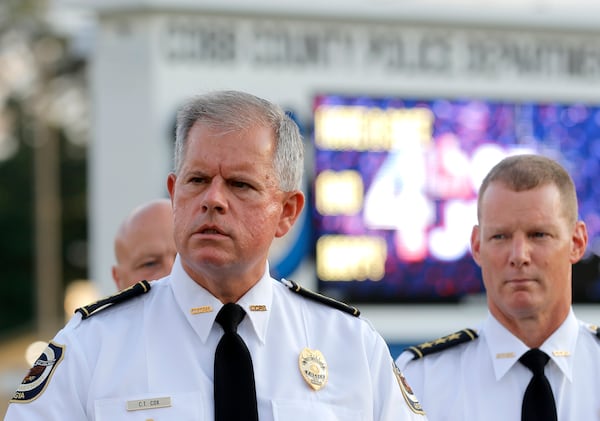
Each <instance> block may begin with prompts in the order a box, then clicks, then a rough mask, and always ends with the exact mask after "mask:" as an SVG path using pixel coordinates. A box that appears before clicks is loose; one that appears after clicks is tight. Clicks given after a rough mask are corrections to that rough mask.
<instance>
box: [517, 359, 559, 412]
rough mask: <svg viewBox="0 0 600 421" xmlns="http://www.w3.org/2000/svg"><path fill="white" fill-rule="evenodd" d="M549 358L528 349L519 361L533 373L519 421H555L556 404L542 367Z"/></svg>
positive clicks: (524, 397)
mask: <svg viewBox="0 0 600 421" xmlns="http://www.w3.org/2000/svg"><path fill="white" fill-rule="evenodd" d="M549 358H550V357H548V355H546V354H545V353H544V352H543V351H540V350H539V349H537V348H534V349H530V350H529V351H527V352H526V353H525V354H523V356H522V357H521V358H520V359H519V361H520V362H521V364H523V365H524V366H525V367H527V368H528V369H530V370H531V371H532V372H533V377H532V378H531V381H530V382H529V385H528V386H527V390H525V395H524V396H523V406H522V408H521V421H556V419H557V418H556V404H555V403H554V395H553V394H552V388H551V387H550V383H549V382H548V379H547V378H546V376H545V375H544V366H545V365H546V363H547V362H548V360H549Z"/></svg>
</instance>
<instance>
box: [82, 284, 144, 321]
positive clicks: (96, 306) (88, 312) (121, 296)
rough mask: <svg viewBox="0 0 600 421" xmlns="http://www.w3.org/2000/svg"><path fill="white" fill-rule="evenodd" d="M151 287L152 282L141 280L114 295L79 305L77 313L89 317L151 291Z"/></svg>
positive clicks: (84, 317)
mask: <svg viewBox="0 0 600 421" xmlns="http://www.w3.org/2000/svg"><path fill="white" fill-rule="evenodd" d="M150 288H151V287H150V282H148V281H140V282H138V283H137V284H135V285H132V286H130V287H129V288H127V289H124V290H123V291H119V292H117V293H116V294H114V295H111V296H109V297H106V298H102V299H101V300H98V301H96V302H95V303H92V304H88V305H86V306H83V307H79V308H78V309H77V310H75V313H80V314H81V318H82V319H87V318H88V317H90V316H93V315H94V314H96V313H98V312H100V311H102V310H104V309H106V308H108V307H112V306H113V305H116V304H119V303H122V302H123V301H127V300H129V299H131V298H133V297H137V296H138V295H141V294H145V293H147V292H148V291H150Z"/></svg>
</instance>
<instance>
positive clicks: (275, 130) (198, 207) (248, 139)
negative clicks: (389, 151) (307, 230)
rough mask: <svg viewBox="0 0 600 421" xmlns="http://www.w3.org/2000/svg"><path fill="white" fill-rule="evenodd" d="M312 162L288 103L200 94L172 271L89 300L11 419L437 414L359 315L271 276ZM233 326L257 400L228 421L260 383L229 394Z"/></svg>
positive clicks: (179, 173) (43, 360)
mask: <svg viewBox="0 0 600 421" xmlns="http://www.w3.org/2000/svg"><path fill="white" fill-rule="evenodd" d="M302 169H303V144H302V139H301V136H300V134H299V132H298V128H297V126H296V125H295V124H294V123H293V122H292V120H291V119H290V118H289V117H287V116H286V115H285V114H284V113H283V112H282V111H281V109H280V108H278V107H276V106H275V105H273V104H271V103H269V102H267V101H265V100H262V99H260V98H257V97H255V96H253V95H249V94H245V93H241V92H235V91H225V92H215V93H209V94H205V95H201V96H198V97H195V98H192V99H191V100H190V101H189V102H188V103H187V104H186V105H185V106H184V107H183V108H182V109H181V110H180V112H179V114H178V120H177V133H176V146H175V170H174V173H172V174H170V175H169V177H168V180H167V187H168V190H169V193H170V196H171V201H172V204H173V214H174V225H175V229H174V231H175V242H176V245H177V250H178V255H177V258H176V260H175V263H174V265H173V269H172V271H171V273H170V274H169V275H168V276H167V277H165V278H163V279H161V280H158V281H154V282H152V283H149V282H146V281H142V282H140V283H138V284H136V285H134V286H133V287H131V288H129V289H127V290H125V291H123V292H121V293H119V294H117V295H115V296H113V297H109V298H107V299H105V300H101V301H99V302H98V303H95V304H92V305H89V306H86V307H83V308H81V309H78V311H77V313H76V315H75V316H74V317H73V318H72V319H71V320H70V321H69V323H68V324H67V326H66V327H65V328H63V329H62V330H61V331H60V332H59V333H58V334H57V335H56V336H55V338H54V339H53V340H52V341H51V342H50V344H49V346H48V348H47V350H46V351H45V352H44V353H43V354H42V355H41V356H40V357H39V359H38V361H37V362H36V364H35V365H34V367H33V368H32V369H31V371H30V372H29V373H28V374H27V376H26V377H25V379H24V380H23V382H22V384H21V385H20V386H19V387H18V390H17V391H16V393H15V395H14V397H13V399H12V401H11V403H10V405H9V408H8V412H7V416H6V420H8V421H16V420H27V421H31V420H61V421H65V420H66V421H69V420H73V421H75V420H77V421H81V420H97V421H103V420H111V421H116V420H154V421H159V420H177V421H180V420H214V419H236V420H242V419H246V418H245V416H246V414H248V415H250V413H252V415H253V417H252V418H248V419H253V420H256V419H260V420H261V421H271V420H285V421H293V420H303V421H305V420H307V419H312V420H319V421H329V420H331V421H333V420H352V421H360V420H390V421H391V420H394V421H402V420H425V416H424V415H423V409H422V408H421V406H420V405H419V402H418V401H417V399H416V398H415V396H414V395H413V394H412V391H411V389H410V387H409V386H408V385H407V384H406V380H405V379H404V377H403V376H402V373H401V372H400V371H399V370H398V369H397V367H396V366H395V364H394V362H393V359H392V357H391V355H390V353H389V350H388V348H387V346H386V344H385V342H384V340H383V338H382V337H381V336H380V335H379V334H378V333H377V332H375V330H374V329H373V328H372V326H371V325H370V324H369V323H368V322H367V321H365V320H363V319H361V318H360V317H358V310H356V309H355V308H353V307H350V306H347V305H345V304H342V303H339V302H337V301H334V300H331V299H328V298H326V297H323V296H321V295H318V294H315V293H311V292H309V291H307V290H304V289H302V288H301V287H300V286H298V285H297V284H296V283H294V282H292V281H286V280H282V281H276V280H274V279H272V278H271V277H270V275H269V267H268V262H267V254H268V250H269V247H270V244H271V242H272V240H273V239H274V238H275V237H281V236H283V235H285V234H286V233H287V232H288V231H289V230H290V228H291V227H292V225H293V223H294V222H295V220H296V218H297V217H298V215H299V213H300V211H301V210H302V207H303V205H304V195H303V193H302V192H301V190H300V184H301V177H302ZM231 303H237V305H239V307H237V306H235V305H234V304H231ZM230 307H233V308H235V309H236V312H237V311H239V309H240V308H241V309H242V310H243V311H241V313H242V314H241V317H238V318H237V321H239V319H240V318H241V322H240V323H239V325H238V326H237V333H235V328H233V329H229V328H228V329H229V330H227V329H225V328H224V327H222V326H225V325H227V323H228V322H223V321H221V319H220V317H221V314H222V313H225V311H224V309H225V308H230ZM221 310H223V312H222V311H221ZM236 314H239V313H236ZM223 317H225V316H223ZM231 319H233V318H231ZM227 320H230V319H227ZM236 323H237V322H236ZM224 330H226V331H227V332H228V333H226V334H224ZM227 335H229V336H228V337H229V338H232V337H233V338H234V339H232V340H231V341H229V345H226V346H225V345H224V346H225V347H231V346H233V345H231V343H232V341H233V342H235V347H237V348H236V351H235V352H238V350H239V347H242V348H243V347H245V348H247V350H248V351H249V353H250V356H251V363H250V364H251V368H250V369H249V371H251V372H252V370H253V375H254V381H253V382H252V385H251V386H252V387H255V394H254V393H252V395H253V396H254V395H255V397H254V401H253V402H254V406H255V408H254V409H252V410H248V411H246V412H245V413H244V414H243V415H238V416H235V415H234V416H230V418H220V416H219V417H217V411H216V410H215V408H216V407H217V406H218V407H219V408H224V409H219V411H225V412H227V411H228V410H231V409H236V408H237V407H239V406H240V405H242V403H241V401H242V399H241V397H240V396H238V395H242V394H246V392H247V391H248V390H251V389H252V387H251V386H250V383H245V380H244V385H246V384H248V385H249V386H248V387H246V386H244V387H243V388H242V389H239V390H238V391H236V392H235V393H233V394H232V395H231V396H226V397H225V398H223V399H224V400H219V404H218V405H217V403H216V402H217V389H219V387H218V385H217V379H219V384H221V382H222V381H223V380H221V379H222V378H225V377H222V374H218V375H217V366H219V367H224V368H223V369H224V370H227V369H228V367H229V366H231V367H238V363H239V362H240V361H241V360H245V358H241V357H240V358H238V357H236V358H235V359H234V360H230V361H229V362H228V363H227V364H224V365H220V363H219V364H218V363H217V356H216V353H218V350H219V348H220V347H221V343H222V342H223V341H224V339H225V337H226V336H227ZM237 335H239V336H237ZM240 337H241V342H242V344H243V345H240V343H239V342H240V340H239V338H240ZM228 349H230V348H228ZM228 352H233V351H231V349H230V351H228ZM245 352H247V351H245ZM234 355H240V354H234ZM230 371H231V370H230ZM233 371H234V372H233V376H234V377H236V376H237V377H239V378H234V382H233V383H231V384H230V386H227V387H226V388H225V392H227V391H228V389H227V388H228V387H229V388H235V387H237V386H236V384H238V383H242V382H243V381H242V377H244V376H243V375H242V373H246V372H247V371H248V370H247V367H246V366H244V368H243V369H242V368H239V369H237V368H236V369H234V370H233ZM219 373H221V372H220V371H219ZM229 375H231V373H230V374H229ZM245 378H246V377H244V379H245ZM219 390H221V389H219ZM232 390H233V389H232ZM219 393H222V392H219ZM223 402H224V403H223ZM244 402H245V401H244Z"/></svg>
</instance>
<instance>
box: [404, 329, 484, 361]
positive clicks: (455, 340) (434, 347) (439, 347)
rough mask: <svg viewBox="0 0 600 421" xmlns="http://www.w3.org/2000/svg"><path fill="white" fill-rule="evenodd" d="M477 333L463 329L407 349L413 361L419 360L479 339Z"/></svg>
mask: <svg viewBox="0 0 600 421" xmlns="http://www.w3.org/2000/svg"><path fill="white" fill-rule="evenodd" d="M478 336H479V335H477V332H476V331H474V330H473V329H463V330H460V331H458V332H454V333H451V334H450V335H446V336H443V337H441V338H439V339H436V340H434V341H430V342H423V343H422V344H420V345H415V346H411V347H408V348H406V349H405V351H410V352H412V354H413V358H412V359H413V360H418V359H420V358H423V357H425V356H426V355H430V354H435V353H436V352H440V351H443V350H445V349H448V348H452V347H453V346H456V345H459V344H462V343H465V342H469V341H474V340H475V339H477V338H478Z"/></svg>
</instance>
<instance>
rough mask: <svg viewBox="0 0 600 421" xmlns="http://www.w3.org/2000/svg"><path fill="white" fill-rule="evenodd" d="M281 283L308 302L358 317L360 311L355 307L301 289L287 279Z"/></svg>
mask: <svg viewBox="0 0 600 421" xmlns="http://www.w3.org/2000/svg"><path fill="white" fill-rule="evenodd" d="M281 282H282V283H283V284H284V285H285V286H287V287H288V288H289V289H290V290H291V291H294V292H296V293H298V294H300V295H301V296H303V297H306V298H308V299H310V300H314V301H318V302H320V303H322V304H325V305H328V306H330V307H333V308H336V309H338V310H342V311H344V312H346V313H348V314H351V315H353V316H355V317H358V316H360V310H359V309H357V308H356V307H353V306H351V305H348V304H346V303H343V302H341V301H338V300H336V299H333V298H331V297H327V296H325V295H322V294H319V293H317V292H314V291H311V290H308V289H306V288H303V287H301V286H300V285H298V284H297V283H295V282H294V281H290V280H288V279H282V280H281Z"/></svg>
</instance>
